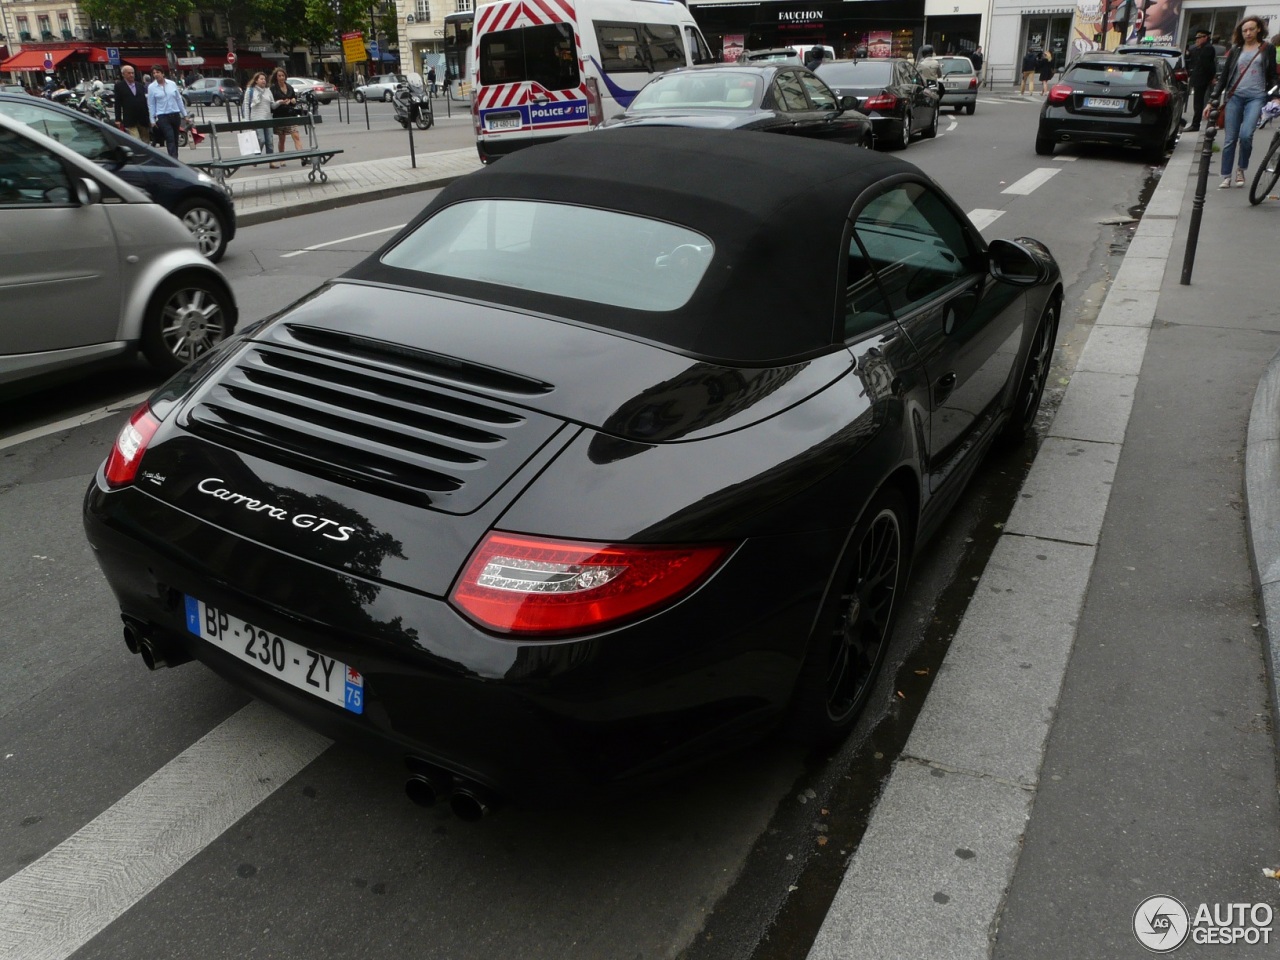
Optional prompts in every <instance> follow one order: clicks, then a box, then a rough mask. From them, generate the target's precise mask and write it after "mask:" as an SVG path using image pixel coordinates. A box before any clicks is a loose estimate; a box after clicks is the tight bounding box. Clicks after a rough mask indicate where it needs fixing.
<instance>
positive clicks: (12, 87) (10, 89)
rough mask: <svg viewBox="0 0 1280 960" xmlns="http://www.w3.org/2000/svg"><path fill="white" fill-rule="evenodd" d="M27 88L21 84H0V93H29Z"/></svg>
mask: <svg viewBox="0 0 1280 960" xmlns="http://www.w3.org/2000/svg"><path fill="white" fill-rule="evenodd" d="M27 92H28V91H27V88H26V87H24V86H23V85H22V84H20V83H0V93H27Z"/></svg>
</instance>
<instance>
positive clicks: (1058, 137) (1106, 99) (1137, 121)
mask: <svg viewBox="0 0 1280 960" xmlns="http://www.w3.org/2000/svg"><path fill="white" fill-rule="evenodd" d="M1184 103H1185V98H1184V96H1183V92H1182V89H1181V87H1179V86H1178V82H1177V80H1175V79H1174V75H1173V67H1172V65H1171V64H1170V62H1169V60H1168V59H1167V58H1165V57H1148V56H1139V55H1137V54H1122V53H1086V54H1082V55H1081V56H1080V57H1078V58H1077V59H1076V60H1075V61H1074V62H1073V63H1072V64H1071V65H1070V66H1068V67H1067V69H1066V72H1065V73H1063V75H1062V80H1061V82H1059V83H1056V84H1054V85H1053V86H1052V87H1051V88H1050V89H1049V95H1048V96H1047V97H1045V102H1044V106H1043V107H1041V108H1040V125H1039V127H1038V128H1037V130H1036V153H1038V154H1040V155H1041V156H1049V155H1050V154H1052V153H1053V149H1054V146H1055V144H1059V143H1109V144H1114V145H1116V146H1123V147H1137V148H1138V149H1139V150H1141V151H1142V152H1143V154H1144V155H1145V157H1146V159H1147V160H1149V161H1151V162H1159V161H1160V159H1161V158H1163V156H1164V154H1165V151H1166V150H1170V149H1172V148H1173V145H1174V143H1176V142H1177V139H1178V130H1179V127H1180V125H1181V121H1182V113H1183V105H1184Z"/></svg>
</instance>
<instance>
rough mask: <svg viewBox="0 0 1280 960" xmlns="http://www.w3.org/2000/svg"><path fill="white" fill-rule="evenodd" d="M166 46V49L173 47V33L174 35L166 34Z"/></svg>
mask: <svg viewBox="0 0 1280 960" xmlns="http://www.w3.org/2000/svg"><path fill="white" fill-rule="evenodd" d="M164 48H165V49H166V50H172V49H173V35H172V34H169V33H166V34H165V35H164Z"/></svg>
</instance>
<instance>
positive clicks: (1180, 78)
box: [1116, 43, 1191, 96]
mask: <svg viewBox="0 0 1280 960" xmlns="http://www.w3.org/2000/svg"><path fill="white" fill-rule="evenodd" d="M1116 53H1123V54H1135V55H1137V56H1140V57H1164V58H1165V59H1166V60H1168V61H1169V65H1170V66H1171V67H1173V79H1174V80H1175V81H1177V84H1178V88H1179V89H1180V90H1181V91H1182V94H1183V96H1186V93H1187V90H1188V89H1189V88H1190V80H1191V78H1190V75H1189V74H1188V73H1187V60H1186V55H1185V54H1184V53H1183V52H1182V51H1181V50H1180V49H1178V48H1177V47H1157V46H1156V45H1155V44H1151V43H1130V44H1124V45H1123V46H1119V47H1116Z"/></svg>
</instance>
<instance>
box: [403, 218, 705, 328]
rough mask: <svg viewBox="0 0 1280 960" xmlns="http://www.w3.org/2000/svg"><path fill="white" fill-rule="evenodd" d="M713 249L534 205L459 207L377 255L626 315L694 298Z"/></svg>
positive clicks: (621, 222) (637, 226)
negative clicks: (602, 306) (610, 308)
mask: <svg viewBox="0 0 1280 960" xmlns="http://www.w3.org/2000/svg"><path fill="white" fill-rule="evenodd" d="M713 253H714V247H713V245H712V243H711V241H710V240H709V239H708V238H707V237H705V236H703V235H701V234H699V233H696V232H694V231H692V230H690V229H688V228H687V227H681V226H677V225H675V224H671V223H664V222H662V221H659V220H651V219H648V218H645V217H639V216H635V215H633V214H628V213H619V212H616V211H612V210H600V209H597V208H594V207H580V206H573V205H570V204H560V203H544V202H540V201H535V200H465V201H462V202H460V203H455V204H452V205H450V206H448V207H445V208H444V209H442V210H440V211H439V212H437V213H436V214H435V215H434V216H432V217H431V218H430V219H428V220H424V221H423V222H422V223H421V224H420V225H419V226H418V228H417V229H416V230H414V231H413V233H411V234H409V235H408V236H406V237H405V238H404V239H403V240H401V241H400V242H399V243H398V244H396V245H395V246H394V247H393V248H392V249H390V250H388V251H387V252H386V253H384V254H383V255H382V262H383V263H384V264H386V265H387V266H389V267H398V268H400V269H402V270H415V271H418V272H420V273H425V274H434V275H437V276H442V277H452V278H455V279H458V280H470V281H475V282H479V283H487V284H495V285H497V286H502V287H514V288H517V289H522V290H529V291H532V292H535V293H543V294H550V295H552V296H557V297H568V298H570V299H574V300H586V301H590V302H593V303H602V304H608V305H610V306H616V307H624V308H627V309H631V310H645V311H651V312H665V311H669V310H676V309H679V308H680V307H682V306H684V304H686V303H687V302H688V301H689V298H690V297H691V296H693V292H694V290H695V289H697V286H698V284H699V283H700V282H701V280H702V277H703V275H704V274H705V273H706V270H707V266H708V265H709V264H710V263H711V257H712V254H713Z"/></svg>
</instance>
